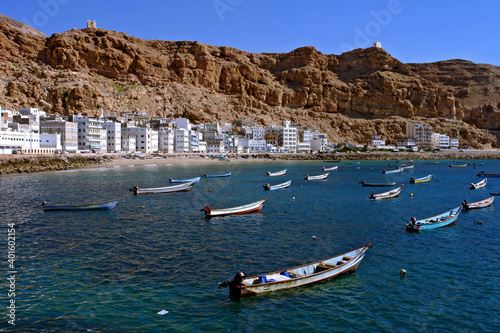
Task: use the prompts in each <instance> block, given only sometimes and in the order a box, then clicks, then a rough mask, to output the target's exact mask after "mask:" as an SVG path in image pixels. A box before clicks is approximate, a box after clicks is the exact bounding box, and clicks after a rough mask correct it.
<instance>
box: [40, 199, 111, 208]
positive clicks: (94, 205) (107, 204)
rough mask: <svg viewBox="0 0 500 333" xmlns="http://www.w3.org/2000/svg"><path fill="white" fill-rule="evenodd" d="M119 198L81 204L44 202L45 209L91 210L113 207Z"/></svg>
mask: <svg viewBox="0 0 500 333" xmlns="http://www.w3.org/2000/svg"><path fill="white" fill-rule="evenodd" d="M118 201H119V200H111V201H105V202H98V203H91V204H81V205H57V206H56V205H48V204H47V203H45V202H44V203H42V207H43V210H89V209H113V208H114V207H115V206H116V204H117V203H118Z"/></svg>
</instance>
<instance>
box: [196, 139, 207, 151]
mask: <svg viewBox="0 0 500 333" xmlns="http://www.w3.org/2000/svg"><path fill="white" fill-rule="evenodd" d="M206 152H208V146H207V142H206V141H200V142H198V153H200V154H204V153H206Z"/></svg>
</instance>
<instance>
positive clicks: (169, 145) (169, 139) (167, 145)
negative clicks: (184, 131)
mask: <svg viewBox="0 0 500 333" xmlns="http://www.w3.org/2000/svg"><path fill="white" fill-rule="evenodd" d="M158 151H161V152H164V153H173V152H174V130H173V129H172V128H162V129H161V130H159V131H158Z"/></svg>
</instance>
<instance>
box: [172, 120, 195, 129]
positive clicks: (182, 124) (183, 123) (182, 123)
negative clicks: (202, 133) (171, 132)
mask: <svg viewBox="0 0 500 333" xmlns="http://www.w3.org/2000/svg"><path fill="white" fill-rule="evenodd" d="M174 124H175V128H184V129H187V130H191V123H190V122H189V119H187V118H176V119H175V120H174Z"/></svg>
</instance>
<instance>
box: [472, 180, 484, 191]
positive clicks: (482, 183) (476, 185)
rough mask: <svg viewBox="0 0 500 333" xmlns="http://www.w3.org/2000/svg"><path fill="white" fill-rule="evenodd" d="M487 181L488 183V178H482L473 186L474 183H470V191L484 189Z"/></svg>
mask: <svg viewBox="0 0 500 333" xmlns="http://www.w3.org/2000/svg"><path fill="white" fill-rule="evenodd" d="M487 181H488V178H484V179H483V180H481V181H480V182H479V183H475V184H474V183H470V185H469V188H470V189H471V190H475V189H478V188H481V187H485V186H486V182H487Z"/></svg>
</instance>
